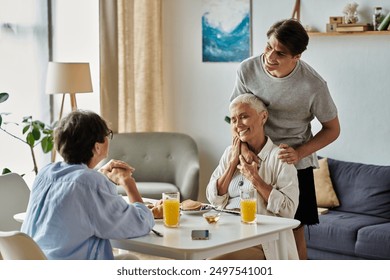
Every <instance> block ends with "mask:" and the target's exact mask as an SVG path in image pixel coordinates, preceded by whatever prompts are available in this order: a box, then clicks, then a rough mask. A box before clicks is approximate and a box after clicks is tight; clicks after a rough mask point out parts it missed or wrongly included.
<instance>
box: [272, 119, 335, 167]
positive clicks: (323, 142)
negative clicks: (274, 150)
mask: <svg viewBox="0 0 390 280" xmlns="http://www.w3.org/2000/svg"><path fill="white" fill-rule="evenodd" d="M321 124H322V128H321V130H320V131H319V132H318V133H317V134H316V135H315V136H314V137H313V138H312V139H310V140H309V141H308V142H307V143H305V144H303V145H301V146H299V147H296V148H295V149H294V148H292V147H290V146H288V145H287V144H280V145H279V147H280V148H281V149H282V150H281V151H280V153H279V158H280V159H281V160H282V161H283V162H287V163H289V164H295V163H297V162H298V161H300V160H301V159H302V158H304V157H307V156H309V155H311V154H312V153H315V152H317V151H318V150H320V149H322V148H324V147H326V146H327V145H329V144H330V143H332V142H333V141H335V140H336V139H337V138H338V137H339V135H340V123H339V119H338V117H335V118H334V119H333V120H330V121H328V122H324V123H321Z"/></svg>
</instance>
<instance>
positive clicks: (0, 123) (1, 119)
mask: <svg viewBox="0 0 390 280" xmlns="http://www.w3.org/2000/svg"><path fill="white" fill-rule="evenodd" d="M2 123H3V117H2V116H1V115H0V126H1V125H2Z"/></svg>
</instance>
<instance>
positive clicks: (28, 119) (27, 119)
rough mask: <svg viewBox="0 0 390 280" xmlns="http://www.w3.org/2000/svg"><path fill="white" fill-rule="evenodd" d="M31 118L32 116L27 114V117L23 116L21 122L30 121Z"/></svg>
mask: <svg viewBox="0 0 390 280" xmlns="http://www.w3.org/2000/svg"><path fill="white" fill-rule="evenodd" d="M31 119H32V117H31V116H27V117H23V121H22V122H24V123H25V122H31Z"/></svg>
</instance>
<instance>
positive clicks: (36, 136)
mask: <svg viewBox="0 0 390 280" xmlns="http://www.w3.org/2000/svg"><path fill="white" fill-rule="evenodd" d="M31 133H32V135H33V136H34V139H35V141H38V140H39V138H41V132H40V131H39V129H38V128H36V127H34V128H33V130H32V132H31Z"/></svg>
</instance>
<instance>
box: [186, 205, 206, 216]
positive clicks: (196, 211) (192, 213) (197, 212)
mask: <svg viewBox="0 0 390 280" xmlns="http://www.w3.org/2000/svg"><path fill="white" fill-rule="evenodd" d="M211 209H213V208H212V207H211V206H210V205H203V206H202V208H201V210H182V209H181V211H180V212H181V213H183V214H189V215H200V214H203V213H206V212H209V211H210V210H211Z"/></svg>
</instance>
